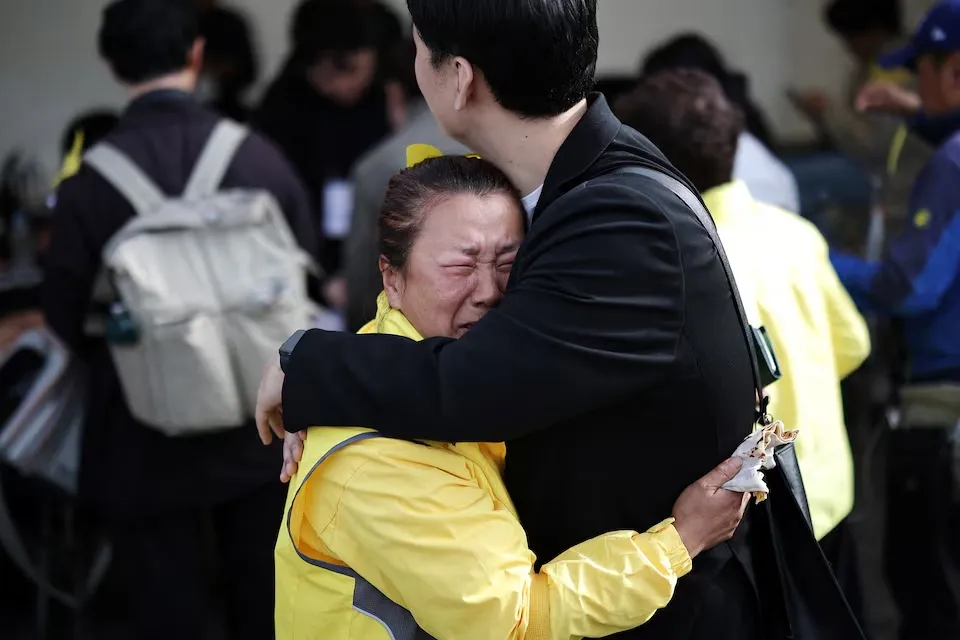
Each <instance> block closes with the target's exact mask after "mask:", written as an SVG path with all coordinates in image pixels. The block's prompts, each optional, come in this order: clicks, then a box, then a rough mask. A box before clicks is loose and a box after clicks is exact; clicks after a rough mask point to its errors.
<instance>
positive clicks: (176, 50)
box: [98, 0, 200, 84]
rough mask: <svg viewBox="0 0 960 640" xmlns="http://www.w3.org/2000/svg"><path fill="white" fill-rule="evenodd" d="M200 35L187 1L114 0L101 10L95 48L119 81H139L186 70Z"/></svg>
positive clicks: (191, 6) (192, 10)
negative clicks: (96, 46) (100, 20)
mask: <svg viewBox="0 0 960 640" xmlns="http://www.w3.org/2000/svg"><path fill="white" fill-rule="evenodd" d="M199 35H200V29H199V25H198V21H197V14H196V10H195V9H194V7H193V5H192V3H189V2H187V1H186V0H116V1H115V2H113V3H111V4H109V5H108V6H107V7H106V8H105V9H104V10H103V22H102V24H101V25H100V33H99V36H98V48H99V51H100V55H101V56H102V57H103V58H104V59H105V60H106V61H107V62H108V63H109V64H110V67H111V68H112V69H113V72H114V73H115V74H116V76H117V77H118V78H119V79H120V80H121V81H123V82H126V83H128V84H138V83H141V82H146V81H148V80H153V79H154V78H159V77H161V76H165V75H167V74H170V73H176V72H178V71H182V70H183V69H185V68H186V67H187V65H188V64H189V62H190V50H191V48H192V47H193V44H194V42H196V40H197V38H198V37H199Z"/></svg>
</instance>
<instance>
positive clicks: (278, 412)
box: [256, 354, 286, 445]
mask: <svg viewBox="0 0 960 640" xmlns="http://www.w3.org/2000/svg"><path fill="white" fill-rule="evenodd" d="M256 418H257V432H258V433H259V434H260V440H261V441H263V444H265V445H266V444H270V443H271V442H273V435H274V434H276V436H277V437H278V438H281V439H282V438H283V437H284V435H286V432H285V431H284V430H283V369H281V368H280V355H279V354H277V355H275V356H273V357H272V358H271V359H270V361H269V362H268V363H267V364H266V365H265V366H264V367H263V377H262V378H260V389H259V390H258V391H257V412H256Z"/></svg>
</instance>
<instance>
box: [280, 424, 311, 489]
mask: <svg viewBox="0 0 960 640" xmlns="http://www.w3.org/2000/svg"><path fill="white" fill-rule="evenodd" d="M306 439H307V432H306V431H300V432H298V433H288V434H287V435H285V436H284V437H283V469H281V470H280V482H290V478H292V477H293V476H295V475H296V474H297V469H299V468H300V460H302V459H303V442H304V440H306Z"/></svg>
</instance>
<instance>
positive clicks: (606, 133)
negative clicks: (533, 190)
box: [537, 93, 622, 210]
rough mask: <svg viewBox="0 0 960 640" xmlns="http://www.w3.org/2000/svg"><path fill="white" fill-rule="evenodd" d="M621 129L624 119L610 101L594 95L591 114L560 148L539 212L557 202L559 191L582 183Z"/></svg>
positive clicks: (587, 114) (546, 182) (544, 188)
mask: <svg viewBox="0 0 960 640" xmlns="http://www.w3.org/2000/svg"><path fill="white" fill-rule="evenodd" d="M621 126H622V125H621V124H620V120H618V119H617V117H616V116H615V115H613V112H612V111H611V110H610V107H609V105H607V99H606V98H604V97H603V95H602V94H600V93H592V94H590V96H589V97H588V98H587V112H586V113H585V114H583V117H582V118H580V122H578V123H577V126H575V127H574V128H573V131H571V132H570V135H569V136H567V139H566V140H564V142H563V144H562V145H560V149H559V150H558V151H557V155H556V157H554V159H553V162H552V163H551V164H550V170H549V171H548V172H547V177H546V180H545V181H544V185H543V197H541V198H540V205H539V206H538V207H537V209H538V210H540V209H542V208H543V206H545V204H546V203H548V202H551V201H553V200H554V199H556V197H555V195H554V194H555V192H556V191H558V190H563V189H564V187H565V186H566V185H567V184H568V183H570V182H572V181H574V180H578V181H580V180H582V177H583V174H585V173H586V172H587V170H588V169H589V168H590V167H591V166H592V165H593V164H594V163H595V162H596V161H597V158H599V157H600V154H602V153H603V152H604V150H605V149H606V148H607V147H608V146H610V143H611V142H613V139H614V138H615V137H616V135H617V133H618V132H619V131H620V127H621Z"/></svg>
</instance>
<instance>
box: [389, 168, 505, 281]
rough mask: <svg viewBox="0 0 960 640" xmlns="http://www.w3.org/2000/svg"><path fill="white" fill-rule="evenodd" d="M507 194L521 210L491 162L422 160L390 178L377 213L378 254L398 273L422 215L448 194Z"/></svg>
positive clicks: (421, 222) (405, 263)
mask: <svg viewBox="0 0 960 640" xmlns="http://www.w3.org/2000/svg"><path fill="white" fill-rule="evenodd" d="M459 194H469V195H474V196H478V197H481V198H483V197H486V196H491V195H498V194H501V195H506V196H508V197H510V198H512V199H513V200H515V201H516V204H517V208H518V210H521V211H522V206H523V205H522V203H521V200H520V194H519V193H518V192H517V190H516V189H515V188H514V186H513V185H512V184H511V183H510V180H509V179H508V178H507V176H505V175H504V174H503V172H502V171H500V170H499V169H498V168H496V167H495V166H494V165H492V164H491V163H489V162H487V161H486V160H482V159H480V158H478V157H476V156H473V157H469V156H441V157H437V158H427V159H426V160H423V161H422V162H419V163H417V164H415V165H413V166H412V167H409V168H407V169H404V170H403V171H401V172H400V173H398V174H396V175H395V176H393V178H391V179H390V184H389V186H388V187H387V194H386V196H385V197H384V200H383V206H382V207H381V209H380V218H379V222H378V226H379V230H380V254H381V255H382V256H383V257H385V258H386V259H387V262H388V263H390V266H391V267H393V268H395V269H400V270H403V269H404V268H405V267H406V265H407V260H408V259H409V257H410V250H411V249H412V248H413V244H414V243H415V242H416V240H417V236H418V235H419V234H420V229H421V228H422V227H423V220H424V215H425V213H426V212H427V211H428V210H429V209H431V208H432V207H434V206H436V205H437V204H439V203H441V202H442V201H443V200H445V199H447V198H450V197H451V196H455V195H459Z"/></svg>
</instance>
